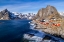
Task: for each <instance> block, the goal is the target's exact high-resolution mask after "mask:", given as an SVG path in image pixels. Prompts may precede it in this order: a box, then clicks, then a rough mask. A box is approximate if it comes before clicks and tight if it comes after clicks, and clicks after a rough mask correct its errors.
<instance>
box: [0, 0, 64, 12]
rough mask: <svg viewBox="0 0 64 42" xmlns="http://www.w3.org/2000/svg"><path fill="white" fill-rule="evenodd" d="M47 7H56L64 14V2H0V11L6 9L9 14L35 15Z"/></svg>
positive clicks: (42, 0)
mask: <svg viewBox="0 0 64 42" xmlns="http://www.w3.org/2000/svg"><path fill="white" fill-rule="evenodd" d="M47 5H51V6H54V7H56V9H57V10H58V11H59V12H64V0H0V11H1V10H4V9H6V8H7V9H8V10H9V11H11V12H21V13H29V12H31V13H37V11H38V10H39V9H41V8H45V7H46V6H47Z"/></svg>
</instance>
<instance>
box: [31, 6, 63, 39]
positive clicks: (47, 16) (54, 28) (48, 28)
mask: <svg viewBox="0 0 64 42" xmlns="http://www.w3.org/2000/svg"><path fill="white" fill-rule="evenodd" d="M32 22H34V23H35V24H37V25H36V28H35V29H37V30H42V31H43V32H45V33H48V34H51V35H54V36H60V37H62V38H64V18H63V17H62V16H61V15H60V14H59V13H58V11H57V9H56V8H55V7H54V6H50V5H48V6H47V7H46V8H42V9H40V10H39V11H38V13H37V14H36V16H35V17H34V18H33V21H32Z"/></svg>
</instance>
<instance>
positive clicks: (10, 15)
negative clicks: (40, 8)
mask: <svg viewBox="0 0 64 42" xmlns="http://www.w3.org/2000/svg"><path fill="white" fill-rule="evenodd" d="M34 16H35V14H33V13H28V14H22V13H17V12H10V11H8V10H7V9H4V10H3V11H1V12H0V20H15V19H31V18H32V17H34Z"/></svg>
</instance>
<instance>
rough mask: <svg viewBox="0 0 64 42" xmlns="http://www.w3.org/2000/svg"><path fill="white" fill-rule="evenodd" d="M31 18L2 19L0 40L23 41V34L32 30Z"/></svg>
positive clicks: (6, 41)
mask: <svg viewBox="0 0 64 42" xmlns="http://www.w3.org/2000/svg"><path fill="white" fill-rule="evenodd" d="M29 21H30V20H1V21H0V42H20V41H21V42H22V39H23V34H24V33H26V32H28V31H29V30H30V24H29V23H28V22H29Z"/></svg>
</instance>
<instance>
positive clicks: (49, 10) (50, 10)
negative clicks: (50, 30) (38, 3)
mask: <svg viewBox="0 0 64 42" xmlns="http://www.w3.org/2000/svg"><path fill="white" fill-rule="evenodd" d="M51 18H61V16H60V14H59V13H58V12H57V10H56V8H55V7H53V6H50V5H48V6H47V7H46V8H42V9H40V10H39V11H38V13H37V15H36V16H35V19H39V20H42V19H51Z"/></svg>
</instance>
